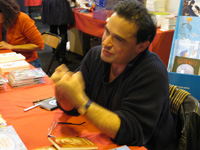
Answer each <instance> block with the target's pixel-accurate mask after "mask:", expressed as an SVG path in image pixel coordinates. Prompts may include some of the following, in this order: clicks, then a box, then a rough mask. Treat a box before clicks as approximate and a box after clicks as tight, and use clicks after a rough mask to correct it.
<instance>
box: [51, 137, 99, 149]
mask: <svg viewBox="0 0 200 150" xmlns="http://www.w3.org/2000/svg"><path fill="white" fill-rule="evenodd" d="M48 139H49V141H50V142H51V143H52V144H53V145H54V146H55V147H56V148H57V149H58V150H69V149H70V150H91V149H93V150H95V149H98V147H97V145H95V144H94V143H93V142H91V141H90V140H88V139H87V138H83V137H48Z"/></svg>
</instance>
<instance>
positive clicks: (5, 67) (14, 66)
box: [0, 60, 30, 74]
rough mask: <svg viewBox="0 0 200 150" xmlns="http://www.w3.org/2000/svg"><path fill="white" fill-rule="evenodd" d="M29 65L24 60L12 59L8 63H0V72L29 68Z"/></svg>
mask: <svg viewBox="0 0 200 150" xmlns="http://www.w3.org/2000/svg"><path fill="white" fill-rule="evenodd" d="M29 68H30V65H29V63H28V62H26V61H25V60H21V61H12V62H8V63H0V73H1V74H4V73H6V72H11V71H13V70H22V69H29Z"/></svg>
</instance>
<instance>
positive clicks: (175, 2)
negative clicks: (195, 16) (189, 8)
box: [165, 0, 180, 13]
mask: <svg viewBox="0 0 200 150" xmlns="http://www.w3.org/2000/svg"><path fill="white" fill-rule="evenodd" d="M165 5H166V6H165V9H166V11H168V12H172V13H178V10H179V5H180V0H166V3H165Z"/></svg>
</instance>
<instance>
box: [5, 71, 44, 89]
mask: <svg viewBox="0 0 200 150" xmlns="http://www.w3.org/2000/svg"><path fill="white" fill-rule="evenodd" d="M44 76H46V73H45V72H44V71H43V70H42V69H41V68H36V69H25V70H16V71H11V72H10V74H9V75H8V81H9V84H10V85H11V86H12V87H21V86H27V85H35V84H40V83H44V78H43V77H44Z"/></svg>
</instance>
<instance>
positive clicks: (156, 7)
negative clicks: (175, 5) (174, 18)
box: [146, 0, 165, 11]
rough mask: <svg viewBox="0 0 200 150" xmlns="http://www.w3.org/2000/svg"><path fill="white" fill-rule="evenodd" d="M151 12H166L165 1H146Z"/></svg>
mask: <svg viewBox="0 0 200 150" xmlns="http://www.w3.org/2000/svg"><path fill="white" fill-rule="evenodd" d="M146 8H147V9H148V10H149V11H165V0H146Z"/></svg>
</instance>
